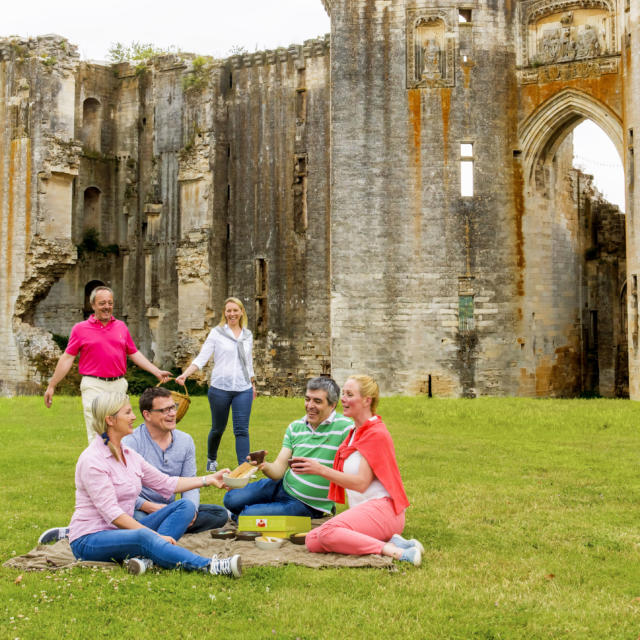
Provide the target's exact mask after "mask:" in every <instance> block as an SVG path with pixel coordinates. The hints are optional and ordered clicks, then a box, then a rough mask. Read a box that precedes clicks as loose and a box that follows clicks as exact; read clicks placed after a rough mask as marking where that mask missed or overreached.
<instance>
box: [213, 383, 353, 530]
mask: <svg viewBox="0 0 640 640" xmlns="http://www.w3.org/2000/svg"><path fill="white" fill-rule="evenodd" d="M339 395H340V387H338V385H337V384H336V383H335V382H334V381H333V380H332V379H331V378H326V377H319V378H312V379H311V380H309V382H308V383H307V391H306V393H305V397H304V408H305V410H306V412H307V413H306V415H305V416H304V417H302V418H300V420H295V421H294V422H292V423H291V424H290V425H289V426H288V427H287V430H286V432H285V434H284V440H283V442H282V449H281V450H280V453H279V454H278V457H277V458H276V459H275V460H274V461H273V462H263V463H262V464H260V465H258V468H259V469H260V470H261V471H262V473H264V475H265V476H267V478H266V479H264V480H259V481H258V482H250V483H249V484H248V485H247V486H246V487H244V488H242V489H232V490H231V491H229V492H227V494H226V495H225V497H224V506H225V507H226V508H227V509H229V511H231V513H233V514H235V515H236V516H249V515H261V516H310V517H311V518H322V517H324V516H326V515H330V514H331V513H332V511H333V510H334V508H335V505H334V503H333V502H332V501H331V500H329V499H328V497H327V495H328V493H329V481H328V480H327V479H326V478H322V477H321V476H316V475H305V474H296V473H294V471H293V470H292V469H291V468H290V467H289V460H290V459H291V458H296V457H301V458H313V459H315V460H317V461H318V462H320V463H322V464H324V465H326V466H327V467H332V466H333V458H334V456H335V454H336V451H337V450H338V447H339V446H340V444H341V443H342V441H343V440H344V439H345V438H346V437H347V434H348V433H349V431H350V430H351V429H352V428H353V422H352V420H350V419H349V418H345V417H344V416H342V415H340V414H339V413H336V405H337V404H338V397H339Z"/></svg>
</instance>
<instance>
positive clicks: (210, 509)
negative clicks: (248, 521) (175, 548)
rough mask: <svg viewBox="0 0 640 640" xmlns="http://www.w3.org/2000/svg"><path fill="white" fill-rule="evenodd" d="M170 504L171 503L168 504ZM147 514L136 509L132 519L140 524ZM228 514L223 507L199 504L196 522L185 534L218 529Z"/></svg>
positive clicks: (224, 522) (223, 523) (227, 517)
mask: <svg viewBox="0 0 640 640" xmlns="http://www.w3.org/2000/svg"><path fill="white" fill-rule="evenodd" d="M169 504H171V503H169ZM148 515H149V514H148V513H145V512H144V511H140V510H138V509H136V510H135V511H134V512H133V517H134V518H135V519H136V520H138V522H142V521H143V519H144V518H146V517H147V516H148ZM228 519H229V514H228V513H227V510H226V509H225V508H224V507H221V506H220V505H217V504H201V505H200V506H199V507H198V515H197V517H196V521H195V522H194V523H193V524H192V525H191V526H190V527H189V528H188V529H187V533H201V532H202V531H209V530H210V529H219V528H220V527H224V525H225V524H227V520H228Z"/></svg>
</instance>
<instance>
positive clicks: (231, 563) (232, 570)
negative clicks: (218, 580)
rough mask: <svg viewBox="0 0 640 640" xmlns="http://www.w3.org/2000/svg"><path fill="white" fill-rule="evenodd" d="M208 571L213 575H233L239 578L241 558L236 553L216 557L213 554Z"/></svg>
mask: <svg viewBox="0 0 640 640" xmlns="http://www.w3.org/2000/svg"><path fill="white" fill-rule="evenodd" d="M209 573H210V574H211V575H214V576H233V577H234V578H239V577H240V576H241V575H242V560H241V559H240V556H239V555H237V554H236V555H235V556H231V557H230V558H218V556H217V555H215V556H213V557H212V558H211V562H210V563H209Z"/></svg>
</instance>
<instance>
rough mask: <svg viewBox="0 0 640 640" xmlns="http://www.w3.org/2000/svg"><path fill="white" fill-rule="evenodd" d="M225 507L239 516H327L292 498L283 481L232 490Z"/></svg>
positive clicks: (226, 496) (267, 480)
mask: <svg viewBox="0 0 640 640" xmlns="http://www.w3.org/2000/svg"><path fill="white" fill-rule="evenodd" d="M224 506H225V507H227V509H229V511H231V513H234V514H235V515H237V516H253V515H255V516H309V517H310V518H323V517H324V516H326V515H327V514H326V513H324V512H323V511H318V510H317V509H313V508H312V507H310V506H309V505H307V504H305V503H304V502H301V501H300V500H298V499H297V498H294V497H293V496H290V495H289V494H288V493H287V492H286V491H285V490H284V487H283V486H282V480H270V479H269V478H266V479H265V480H258V482H250V483H249V484H248V485H247V486H246V487H243V488H242V489H231V490H230V491H227V493H226V495H225V496H224Z"/></svg>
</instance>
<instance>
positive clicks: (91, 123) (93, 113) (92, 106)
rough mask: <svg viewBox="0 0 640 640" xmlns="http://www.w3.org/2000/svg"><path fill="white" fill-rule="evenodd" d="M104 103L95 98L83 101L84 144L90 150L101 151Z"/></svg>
mask: <svg viewBox="0 0 640 640" xmlns="http://www.w3.org/2000/svg"><path fill="white" fill-rule="evenodd" d="M101 133H102V105H101V104H100V101H99V100H96V99H95V98H87V99H86V100H85V101H84V102H83V103H82V144H83V145H84V147H85V149H88V150H90V151H100V139H101Z"/></svg>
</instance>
